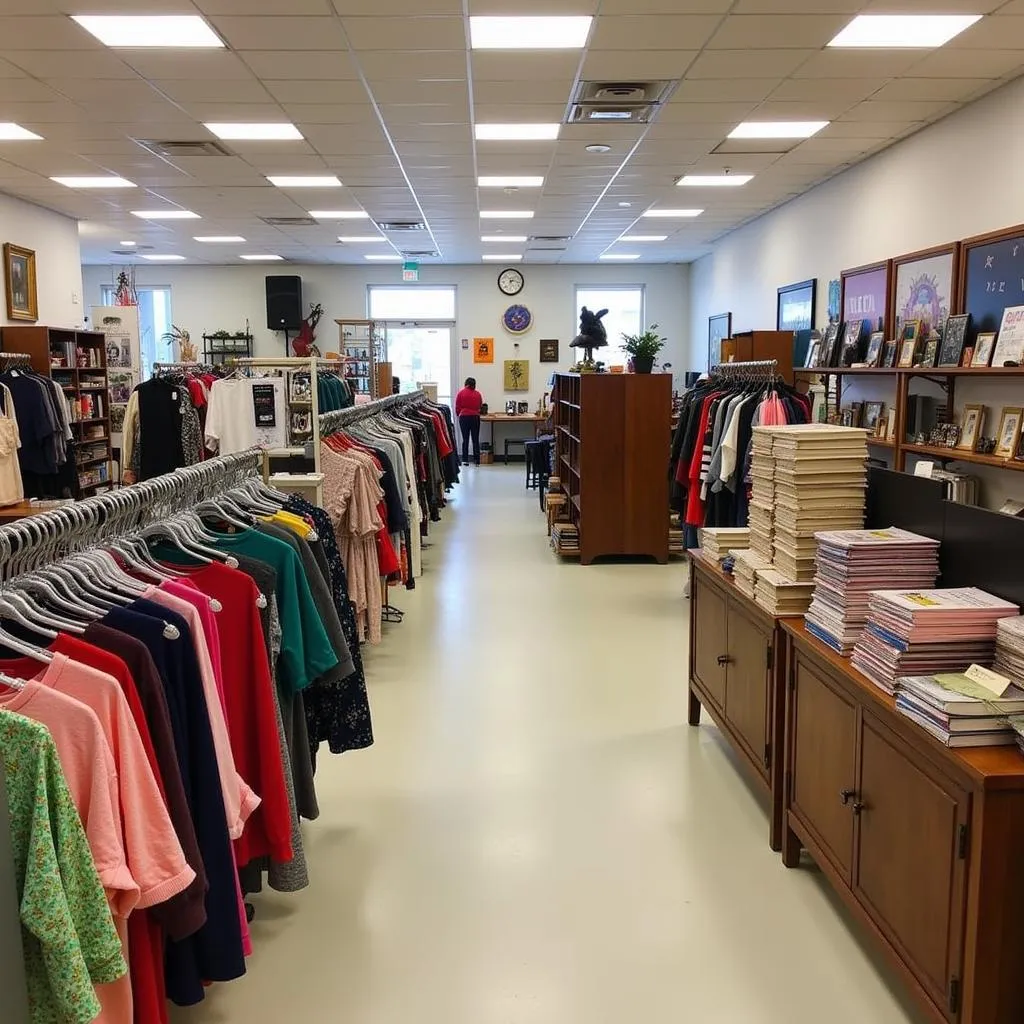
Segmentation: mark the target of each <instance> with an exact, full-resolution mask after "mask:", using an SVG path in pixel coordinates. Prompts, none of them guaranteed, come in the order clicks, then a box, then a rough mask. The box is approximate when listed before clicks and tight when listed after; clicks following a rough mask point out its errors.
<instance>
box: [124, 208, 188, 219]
mask: <svg viewBox="0 0 1024 1024" xmlns="http://www.w3.org/2000/svg"><path fill="white" fill-rule="evenodd" d="M132 216H133V217H139V218H141V219H142V220H199V214H198V213H193V212H192V211H191V210H132Z"/></svg>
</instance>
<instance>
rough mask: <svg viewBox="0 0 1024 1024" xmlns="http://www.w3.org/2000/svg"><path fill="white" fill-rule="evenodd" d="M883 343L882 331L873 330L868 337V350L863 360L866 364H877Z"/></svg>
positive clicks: (883, 335) (880, 356)
mask: <svg viewBox="0 0 1024 1024" xmlns="http://www.w3.org/2000/svg"><path fill="white" fill-rule="evenodd" d="M884 344H885V334H884V333H883V332H882V331H875V332H874V333H873V334H872V335H871V337H870V338H869V339H868V352H867V355H866V356H865V357H864V362H866V363H867V364H868V366H878V363H879V360H880V359H881V358H882V346H883V345H884Z"/></svg>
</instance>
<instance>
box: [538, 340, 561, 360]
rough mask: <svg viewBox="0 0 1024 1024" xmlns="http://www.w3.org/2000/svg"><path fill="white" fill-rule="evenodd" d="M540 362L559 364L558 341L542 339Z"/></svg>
mask: <svg viewBox="0 0 1024 1024" xmlns="http://www.w3.org/2000/svg"><path fill="white" fill-rule="evenodd" d="M540 361H541V362H542V363H557V362H558V339H557V338H542V339H541V342H540Z"/></svg>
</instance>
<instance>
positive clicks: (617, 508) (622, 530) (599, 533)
mask: <svg viewBox="0 0 1024 1024" xmlns="http://www.w3.org/2000/svg"><path fill="white" fill-rule="evenodd" d="M555 393H556V395H557V401H556V402H555V405H554V425H555V435H556V447H555V450H556V466H555V473H556V475H557V476H558V477H559V478H560V479H561V481H562V487H563V489H564V491H565V494H566V497H567V499H568V505H567V511H568V515H569V520H570V522H571V523H572V524H573V525H574V526H575V527H576V529H577V532H578V545H579V547H578V548H575V549H572V550H564V549H559V553H560V554H573V555H575V554H578V555H579V557H580V561H581V562H582V563H583V564H584V565H589V564H590V563H591V562H593V560H594V559H595V558H598V557H601V556H604V555H649V556H651V557H653V558H655V559H657V560H658V561H659V562H667V561H668V540H669V523H668V515H667V512H668V507H669V493H668V477H667V474H666V472H665V445H666V440H665V439H666V438H667V437H668V436H669V425H670V422H671V415H672V377H671V375H670V374H662V373H657V374H632V373H630V374H603V373H602V374H596V373H594V374H574V373H560V374H558V375H557V382H556V385H555Z"/></svg>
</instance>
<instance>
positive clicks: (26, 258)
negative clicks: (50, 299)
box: [4, 242, 39, 322]
mask: <svg viewBox="0 0 1024 1024" xmlns="http://www.w3.org/2000/svg"><path fill="white" fill-rule="evenodd" d="M4 282H5V284H6V288H7V318H8V320H31V321H33V322H35V321H36V320H38V319H39V295H38V292H37V291H36V254H35V250H34V249H23V248H22V247H21V246H20V245H13V244H12V243H11V242H4Z"/></svg>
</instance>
